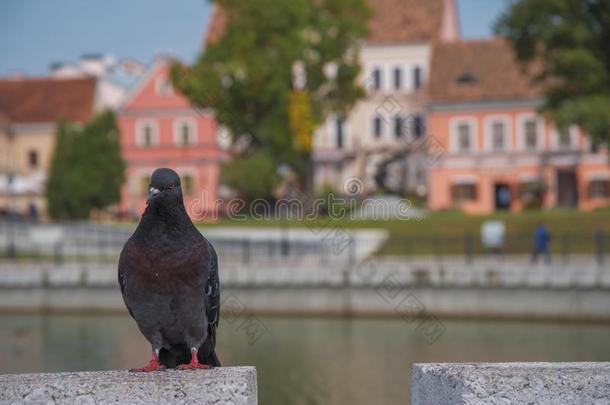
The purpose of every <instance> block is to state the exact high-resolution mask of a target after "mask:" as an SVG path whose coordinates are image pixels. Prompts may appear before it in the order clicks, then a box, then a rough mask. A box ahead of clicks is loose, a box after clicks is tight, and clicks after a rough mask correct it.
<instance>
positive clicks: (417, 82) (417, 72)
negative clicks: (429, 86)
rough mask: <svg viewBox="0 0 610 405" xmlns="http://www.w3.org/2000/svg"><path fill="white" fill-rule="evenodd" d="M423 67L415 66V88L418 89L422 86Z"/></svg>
mask: <svg viewBox="0 0 610 405" xmlns="http://www.w3.org/2000/svg"><path fill="white" fill-rule="evenodd" d="M421 82H422V80H421V68H420V67H419V66H416V67H414V68H413V90H417V89H419V88H420V87H421Z"/></svg>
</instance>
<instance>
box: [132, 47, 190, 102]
mask: <svg viewBox="0 0 610 405" xmlns="http://www.w3.org/2000/svg"><path fill="white" fill-rule="evenodd" d="M171 62H172V61H171V60H169V59H166V58H161V59H158V60H157V61H156V62H155V63H154V64H153V66H152V67H151V68H150V69H149V70H148V72H147V73H146V74H145V75H143V76H142V78H141V79H140V81H139V82H138V84H137V85H136V86H134V88H133V90H132V91H131V93H130V94H129V95H128V97H127V99H126V101H125V103H124V104H123V107H122V108H121V110H134V109H163V108H170V109H171V108H184V107H190V105H191V104H190V103H189V101H188V100H187V98H186V97H184V96H183V95H182V94H181V93H179V92H178V91H177V90H176V89H175V88H174V87H173V86H171V81H170V78H169V73H170V68H171ZM164 81H169V83H170V89H169V91H167V92H162V91H159V90H160V86H162V82H164Z"/></svg>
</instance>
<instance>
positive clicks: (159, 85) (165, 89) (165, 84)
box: [155, 76, 173, 95]
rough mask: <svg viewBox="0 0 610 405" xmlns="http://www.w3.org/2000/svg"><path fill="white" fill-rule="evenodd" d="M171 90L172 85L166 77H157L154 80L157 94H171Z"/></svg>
mask: <svg viewBox="0 0 610 405" xmlns="http://www.w3.org/2000/svg"><path fill="white" fill-rule="evenodd" d="M172 89H173V87H172V83H171V82H170V81H169V78H167V77H166V76H159V77H157V79H156V80H155V91H156V92H157V94H163V95H166V94H171V92H172Z"/></svg>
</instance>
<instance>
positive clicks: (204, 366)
mask: <svg viewBox="0 0 610 405" xmlns="http://www.w3.org/2000/svg"><path fill="white" fill-rule="evenodd" d="M178 368H179V369H180V370H195V369H203V370H209V369H211V368H213V367H212V366H209V365H207V364H201V363H199V362H197V363H192V362H191V363H189V364H180V365H179V366H178Z"/></svg>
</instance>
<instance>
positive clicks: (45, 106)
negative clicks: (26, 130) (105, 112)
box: [0, 77, 95, 123]
mask: <svg viewBox="0 0 610 405" xmlns="http://www.w3.org/2000/svg"><path fill="white" fill-rule="evenodd" d="M94 104H95V78H93V77H85V78H70V79H59V78H35V79H30V78H26V79H14V80H13V79H5V80H0V114H2V115H5V116H6V117H7V118H8V120H9V121H10V122H14V123H42V122H56V121H58V120H60V119H66V120H69V121H76V122H85V121H88V120H89V119H90V118H91V117H92V116H93V112H94Z"/></svg>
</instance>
